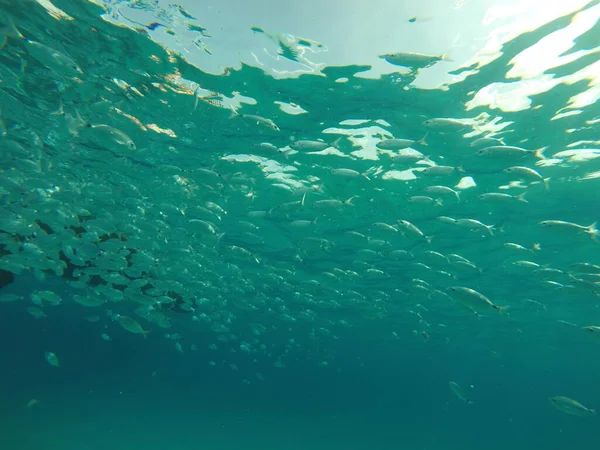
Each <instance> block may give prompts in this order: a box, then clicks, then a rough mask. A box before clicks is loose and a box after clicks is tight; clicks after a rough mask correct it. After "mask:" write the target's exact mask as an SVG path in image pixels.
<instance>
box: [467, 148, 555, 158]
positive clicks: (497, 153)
mask: <svg viewBox="0 0 600 450" xmlns="http://www.w3.org/2000/svg"><path fill="white" fill-rule="evenodd" d="M546 148H547V147H542V148H538V149H537V150H526V149H524V148H521V147H515V146H512V145H492V146H491V147H485V148H483V149H481V150H479V151H478V152H477V153H475V155H476V156H479V157H486V158H515V159H520V158H524V157H526V156H535V157H536V158H538V159H545V158H546V157H545V156H544V151H545V150H546Z"/></svg>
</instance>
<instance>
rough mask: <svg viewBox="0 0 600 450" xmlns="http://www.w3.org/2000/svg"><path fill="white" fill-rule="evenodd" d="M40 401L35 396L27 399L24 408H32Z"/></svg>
mask: <svg viewBox="0 0 600 450" xmlns="http://www.w3.org/2000/svg"><path fill="white" fill-rule="evenodd" d="M39 402H40V401H39V400H38V399H37V398H32V399H31V400H29V401H28V402H27V403H26V404H25V408H27V409H29V408H33V407H34V406H35V405H37V404H38V403H39Z"/></svg>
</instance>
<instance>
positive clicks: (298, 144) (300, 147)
mask: <svg viewBox="0 0 600 450" xmlns="http://www.w3.org/2000/svg"><path fill="white" fill-rule="evenodd" d="M340 140H341V137H340V138H338V139H336V140H335V141H334V142H333V143H331V144H328V143H327V142H323V141H310V140H302V139H301V140H299V141H294V142H292V143H291V144H290V148H291V149H292V150H296V151H299V152H320V151H322V150H325V149H326V148H329V147H334V148H337V147H338V145H339V142H340Z"/></svg>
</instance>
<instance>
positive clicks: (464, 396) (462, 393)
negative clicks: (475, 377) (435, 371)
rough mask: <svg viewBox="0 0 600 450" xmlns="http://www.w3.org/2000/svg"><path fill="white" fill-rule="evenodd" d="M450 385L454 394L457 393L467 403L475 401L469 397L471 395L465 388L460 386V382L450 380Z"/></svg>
mask: <svg viewBox="0 0 600 450" xmlns="http://www.w3.org/2000/svg"><path fill="white" fill-rule="evenodd" d="M448 384H449V385H450V389H451V390H452V392H453V393H454V395H456V397H457V398H458V399H459V400H460V401H462V402H464V403H467V404H473V403H474V402H473V401H472V400H471V399H470V398H469V396H468V395H467V394H466V393H465V391H464V390H463V388H462V387H460V385H459V384H458V383H455V382H454V381H450V382H449V383H448Z"/></svg>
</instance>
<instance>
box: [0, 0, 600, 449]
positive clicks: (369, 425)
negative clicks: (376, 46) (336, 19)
mask: <svg viewBox="0 0 600 450" xmlns="http://www.w3.org/2000/svg"><path fill="white" fill-rule="evenodd" d="M121 3H124V4H127V5H128V6H129V7H131V10H132V11H133V12H135V11H136V10H138V11H139V13H140V14H142V15H140V16H139V19H138V18H136V23H133V21H129V22H127V21H125V22H121V23H119V21H118V20H116V19H118V14H117V12H118V11H117V9H116V8H117V7H118V6H119V5H120V4H121ZM0 6H1V8H2V9H1V11H2V36H3V39H2V42H3V45H2V50H0V74H1V77H2V78H1V80H0V110H1V115H0V119H1V120H2V124H3V125H2V134H3V136H2V137H1V138H0V149H1V154H0V158H1V160H2V161H1V170H2V172H1V180H0V198H1V201H2V218H1V220H0V224H1V227H0V230H1V237H2V241H1V244H0V245H1V249H2V250H1V255H2V256H1V258H0V263H1V265H0V268H1V269H2V286H3V287H2V288H1V291H0V295H2V296H3V297H1V298H3V299H4V301H2V302H1V303H0V313H1V315H0V349H1V355H2V363H1V365H0V368H1V370H0V392H1V396H0V398H1V403H0V447H1V448H3V449H7V450H20V449H36V450H45V449H48V450H75V449H77V450H102V449H115V450H121V449H123V450H126V449H134V448H144V449H148V450H154V449H156V450H162V449H169V450H179V449H181V450H188V449H233V448H261V449H294V448H298V449H299V448H313V449H321V448H323V449H335V448H340V449H342V448H343V449H359V448H365V447H368V448H381V449H415V450H416V449H419V450H420V449H422V450H436V449H440V450H442V449H443V450H446V449H479V448H486V449H490V450H491V449H502V448H507V447H508V446H510V447H511V448H515V449H532V448H544V449H562V448H575V447H587V448H590V447H593V446H594V445H597V442H598V436H599V435H598V429H599V426H598V423H599V422H598V417H597V416H595V415H593V414H591V413H590V414H589V415H588V416H587V417H585V416H584V417H577V416H572V415H568V414H565V413H564V411H559V410H557V409H555V408H553V407H552V405H551V403H550V401H549V398H550V397H553V396H566V397H569V398H572V399H574V400H576V401H578V402H581V404H583V405H585V407H587V408H590V409H593V408H595V407H597V406H600V387H599V384H598V381H597V380H598V376H597V374H598V373H599V370H600V363H599V359H598V357H597V355H598V352H599V350H600V338H599V337H598V336H597V334H598V333H600V331H595V332H594V331H591V330H593V329H588V328H586V327H593V326H600V312H599V310H598V304H599V300H598V299H599V295H600V280H599V279H598V278H597V277H596V276H597V275H598V273H600V268H598V267H596V266H600V258H599V257H598V251H599V249H600V247H599V246H600V242H598V241H600V236H599V235H598V234H597V231H596V228H595V227H594V226H592V224H593V223H594V222H595V221H596V220H598V219H599V214H598V204H599V201H600V190H599V189H600V185H599V183H598V174H599V173H600V172H598V170H599V167H598V161H600V159H598V156H599V155H600V150H597V149H596V148H597V146H598V125H597V123H598V116H599V113H600V112H599V110H598V107H597V106H596V104H595V102H596V100H595V99H596V97H597V83H598V79H599V78H598V77H599V72H598V56H597V52H595V51H594V50H597V47H596V48H595V47H594V45H595V43H596V42H597V36H600V30H599V29H598V26H597V24H596V20H597V18H598V15H599V14H598V5H597V2H591V3H590V4H588V5H587V6H586V7H583V8H582V9H581V10H578V11H575V12H573V13H570V14H567V15H565V16H562V17H559V18H556V19H554V20H553V21H551V22H549V23H547V24H544V25H542V26H540V27H539V28H538V29H535V30H530V31H528V32H524V33H522V34H521V35H519V36H516V37H514V38H512V39H510V40H508V41H507V42H504V44H503V45H502V48H501V49H500V50H498V52H497V55H496V56H497V57H496V58H489V59H488V60H486V61H485V62H482V63H480V64H475V63H474V64H472V65H470V66H468V67H467V66H465V67H462V68H459V69H456V70H454V75H455V76H457V77H458V78H457V79H454V81H453V82H451V83H447V84H446V85H445V86H444V88H438V89H426V88H420V87H418V86H417V85H416V84H415V83H416V80H417V79H418V77H419V76H421V75H423V74H425V73H427V71H428V70H430V69H432V67H439V65H443V64H446V63H447V62H446V61H443V60H439V61H436V62H434V63H433V64H431V65H429V64H428V65H429V66H430V67H414V65H413V67H408V68H407V67H398V70H397V71H393V72H391V73H387V74H382V75H381V76H378V77H372V78H368V77H367V78H365V77H361V76H360V74H361V73H364V72H366V71H368V70H369V69H370V67H369V66H367V65H363V64H357V65H352V66H326V65H319V64H316V63H314V64H313V63H312V62H311V52H314V53H318V52H319V51H321V50H322V49H323V45H322V44H319V43H318V42H316V41H310V40H308V39H300V38H295V37H294V36H291V35H279V37H277V35H270V34H268V33H267V32H266V31H264V30H262V29H260V28H258V27H255V29H253V30H248V31H249V33H250V32H252V33H254V34H255V35H256V34H264V35H268V36H269V37H270V38H272V39H275V40H276V44H277V45H276V47H277V48H278V50H277V48H276V50H275V52H277V51H279V54H280V58H282V59H285V60H286V61H287V62H288V63H289V64H291V65H292V67H300V68H301V69H302V70H304V71H305V72H311V73H303V74H300V75H299V76H281V73H274V72H270V71H269V70H267V69H266V68H264V67H261V66H260V65H258V64H257V65H256V66H251V65H247V64H242V65H241V66H239V67H236V68H229V69H226V70H224V71H222V72H221V73H213V72H211V71H208V70H203V69H202V68H200V67H199V66H198V65H195V64H193V63H192V62H190V60H189V59H188V57H187V56H186V54H185V53H182V52H180V51H178V50H173V49H169V48H168V46H167V44H165V42H164V41H163V42H162V43H161V42H160V41H159V40H155V39H151V36H152V33H153V32H155V31H156V30H159V31H160V30H161V29H167V31H166V32H165V36H166V37H165V39H168V38H169V36H171V37H173V36H177V34H176V33H174V32H173V31H172V30H171V28H174V24H175V25H177V24H178V25H180V26H181V24H184V25H185V26H186V27H187V28H186V30H187V32H188V33H195V34H194V37H195V39H196V40H195V41H194V42H195V45H194V46H191V47H190V48H192V49H194V51H195V52H199V54H202V55H205V56H206V58H209V57H210V56H211V48H210V46H209V43H210V39H209V37H210V26H211V24H203V26H200V25H199V23H200V22H201V20H200V21H198V20H197V19H195V17H194V15H193V13H190V12H187V11H186V10H184V9H182V8H181V7H179V6H177V5H166V4H162V2H157V3H156V4H150V3H149V2H97V4H95V3H92V2H69V1H55V2H54V5H52V4H51V3H49V2H32V1H27V2H26V1H21V2H10V1H2V2H0ZM160 7H163V9H160ZM157 11H158V12H157ZM143 14H149V15H148V16H144V15H143ZM153 14H154V15H153ZM149 17H150V19H148V18H149ZM582 17H583V18H587V19H586V20H588V21H589V26H588V27H587V28H585V29H584V30H583V31H581V30H580V33H579V35H578V36H576V37H575V38H574V39H573V42H572V43H571V45H570V48H569V49H567V50H565V55H566V56H567V57H568V56H570V58H567V59H566V60H561V61H560V62H559V63H558V64H556V65H555V66H552V67H547V68H546V69H545V70H544V71H543V74H541V75H539V76H538V77H537V78H536V80H537V81H536V82H538V83H542V82H545V83H547V84H548V85H547V86H546V88H544V89H533V90H532V92H533V93H532V94H531V95H529V96H527V95H525V96H524V97H523V98H525V99H526V101H527V102H528V103H527V104H526V105H524V106H522V105H521V106H516V107H515V106H514V105H509V106H507V105H508V103H510V102H509V100H507V99H508V98H509V97H510V91H511V90H512V88H515V87H517V86H520V87H521V88H522V86H523V85H522V84H521V85H519V84H518V82H519V81H522V80H520V79H519V78H512V79H510V78H507V77H506V74H507V72H508V71H509V70H510V69H511V68H512V67H513V66H514V58H515V57H517V56H518V55H519V54H522V52H524V51H526V50H527V49H529V48H535V45H536V44H537V43H538V42H539V41H541V40H542V39H543V38H545V37H548V36H556V33H559V32H560V31H563V30H572V27H573V26H574V25H573V24H576V23H580V22H578V20H581V18H582ZM594 18H595V19H594ZM147 19H148V20H147ZM417 20H419V19H417ZM407 23H410V21H409V20H408V19H407ZM169 27H171V28H169ZM204 27H206V28H204ZM570 27H571V28H570ZM169 30H171V31H169ZM162 31H164V30H162ZM169 33H171V34H169ZM273 36H275V37H273ZM39 44H41V45H43V47H41V46H40V45H39ZM309 50H310V51H309ZM398 51H399V52H400V51H404V49H402V48H399V49H398ZM535 54H536V53H535V52H533V53H532V55H534V56H531V58H534V57H535ZM565 55H563V56H565ZM439 56H441V55H439ZM438 59H440V58H438ZM296 64H297V65H298V66H296ZM522 78H523V80H526V79H527V78H526V76H523V77H522ZM540 80H542V81H540ZM530 83H532V84H534V81H530ZM526 91H527V90H526ZM489 98H493V99H494V101H495V103H494V102H492V101H487V102H486V100H487V99H489ZM507 102H508V103H507ZM440 118H452V119H453V120H456V121H462V122H463V123H464V126H452V127H446V128H444V129H438V128H435V127H434V128H431V127H428V126H427V125H425V124H424V122H425V121H426V120H431V119H440ZM271 124H275V125H276V127H275V128H274V127H273V126H272V125H271ZM107 127H108V128H107ZM424 136H425V139H424V141H421V138H423V137H424ZM486 136H487V137H490V138H493V139H497V140H499V141H498V142H501V143H496V144H490V143H488V144H487V145H483V146H472V145H471V144H472V143H473V142H474V141H475V140H476V139H479V138H482V137H486ZM392 137H395V138H402V139H411V140H413V141H414V143H413V144H412V146H411V148H413V149H414V150H416V151H418V152H420V153H421V156H420V157H418V158H416V159H414V160H410V161H405V160H402V161H399V160H398V159H396V160H394V155H395V154H396V155H397V154H401V153H398V152H397V151H395V150H393V151H389V152H385V151H383V150H382V149H380V148H379V147H378V146H377V143H379V142H381V141H382V140H384V139H390V138H392ZM338 138H339V139H338ZM299 141H313V142H324V143H327V144H331V145H330V146H327V148H326V149H325V150H319V151H312V150H309V151H304V150H298V151H295V150H294V149H293V144H294V143H297V142H299ZM265 143H266V144H268V145H264V144H265ZM132 144H133V145H132ZM261 144H263V145H261ZM504 144H506V145H510V146H516V147H519V148H521V149H523V150H531V151H532V152H530V153H523V154H517V155H515V154H513V153H511V154H505V155H501V156H500V157H496V156H494V157H486V156H485V155H483V156H482V155H477V152H478V151H480V150H481V149H483V148H489V147H491V146H494V145H496V146H502V145H504ZM542 148H543V149H544V150H543V152H542V153H541V156H542V157H536V156H535V155H534V152H533V150H538V149H542ZM432 166H433V167H434V166H448V167H453V168H454V169H455V170H453V171H452V172H451V173H449V174H447V175H442V176H427V175H426V174H425V172H424V169H426V168H427V167H432ZM513 166H524V167H528V168H531V169H532V170H535V171H536V172H537V173H539V174H540V176H541V179H540V180H536V179H535V178H527V177H523V176H513V175H510V174H508V173H506V172H505V171H504V170H505V169H506V168H509V167H513ZM336 169H350V170H352V171H354V172H340V171H337V172H336ZM543 180H544V181H543ZM434 185H442V186H446V187H450V188H451V189H453V190H455V191H456V192H457V193H458V194H457V196H456V197H455V196H447V197H446V196H444V197H443V198H442V197H441V196H439V195H434V194H427V193H426V191H425V189H426V188H427V187H428V186H434ZM486 193H504V194H508V195H511V196H513V197H512V198H510V199H506V198H505V199H504V200H501V201H497V202H494V201H488V200H486V199H485V198H481V197H480V196H481V195H482V194H486ZM523 193H525V197H524V199H525V200H526V201H522V200H519V199H518V198H517V197H518V196H519V195H521V194H523ZM415 196H425V197H431V198H432V200H433V201H432V202H428V201H427V200H423V199H420V200H419V199H416V200H415V199H414V198H413V199H412V200H411V197H415ZM324 201H325V202H324ZM448 218H450V219H448ZM460 219H472V220H476V221H478V223H480V224H482V225H481V226H479V227H477V226H475V227H473V228H471V227H464V226H459V225H457V223H456V221H457V220H460ZM400 220H405V221H408V222H410V224H412V225H414V226H415V227H416V228H417V229H418V230H419V231H421V232H422V234H423V236H421V235H419V234H418V233H415V232H412V231H410V230H407V229H406V228H403V227H402V226H401V225H400V223H399V221H400ZM298 221H301V222H298ZM547 221H563V222H568V224H570V225H564V224H563V225H558V226H545V225H544V222H547ZM378 223H379V224H381V223H383V224H387V225H389V226H390V227H391V229H384V228H382V227H381V226H378V225H375V224H378ZM394 230H395V231H394ZM511 243H512V244H518V245H519V246H522V249H518V248H515V247H514V246H513V247H511V246H507V245H506V244H511ZM461 261H462V263H461ZM523 261H525V263H524V262H523ZM140 280H141V281H140ZM453 286H460V287H468V288H470V289H473V290H475V291H476V292H479V293H481V294H483V295H485V297H486V298H487V299H489V300H490V301H491V302H492V303H493V304H494V305H497V306H499V307H507V309H506V311H505V312H503V314H499V313H498V311H497V310H496V309H494V308H493V307H490V306H489V305H487V304H484V303H482V304H479V305H475V306H473V305H471V306H469V305H465V304H463V303H461V302H459V301H456V300H457V299H456V298H454V297H453V296H452V291H451V288H452V287H453ZM44 291H51V292H53V293H55V294H56V295H57V296H58V297H59V298H60V302H52V301H49V300H48V298H50V297H48V295H46V296H44V294H43V293H42V294H40V292H44ZM40 295H41V296H42V297H43V298H42V299H41V300H39V298H40ZM74 296H81V297H82V298H89V299H93V300H94V301H96V302H99V303H100V304H99V305H98V306H83V305H82V304H81V303H79V302H77V301H75V300H74V298H75V297H74ZM9 300H10V301H9ZM31 308H36V309H33V310H32V309H31ZM36 314H38V315H41V317H38V318H36V317H34V315H36ZM121 316H125V317H131V318H133V319H134V320H136V321H137V323H139V324H140V326H141V327H142V328H143V329H144V330H145V331H148V333H147V336H145V337H144V336H142V335H141V334H135V333H131V332H130V331H127V330H125V329H124V328H123V327H121V326H120V322H119V317H121ZM103 335H105V336H104V337H103ZM177 343H178V344H177ZM45 352H53V353H55V354H56V355H57V357H58V358H59V361H60V365H59V367H53V366H52V365H50V364H48V361H46V359H45V358H44V354H45ZM450 381H453V382H456V383H458V384H459V385H460V386H461V388H462V389H463V391H464V392H465V393H467V394H468V397H469V399H470V400H471V401H472V403H465V402H463V401H461V400H460V399H459V398H458V397H457V396H456V395H455V394H454V393H453V392H452V390H451V389H450V387H449V382H450Z"/></svg>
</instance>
